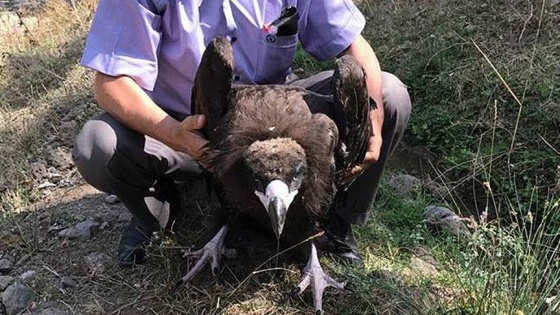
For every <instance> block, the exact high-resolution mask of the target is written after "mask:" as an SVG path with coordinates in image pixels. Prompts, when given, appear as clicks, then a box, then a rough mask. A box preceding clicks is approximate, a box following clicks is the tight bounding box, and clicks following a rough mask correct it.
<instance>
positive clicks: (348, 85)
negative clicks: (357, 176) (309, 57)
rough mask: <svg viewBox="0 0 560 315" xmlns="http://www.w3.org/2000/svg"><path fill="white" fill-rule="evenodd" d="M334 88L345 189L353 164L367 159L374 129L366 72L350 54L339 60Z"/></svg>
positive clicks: (338, 178)
mask: <svg viewBox="0 0 560 315" xmlns="http://www.w3.org/2000/svg"><path fill="white" fill-rule="evenodd" d="M333 91H334V92H333V94H334V95H333V96H334V101H335V110H336V113H335V116H336V117H335V121H336V125H337V127H338V133H339V143H338V148H337V152H336V165H337V172H336V183H337V184H338V186H343V187H339V189H340V188H343V189H344V188H345V187H348V186H349V184H350V183H347V182H346V181H345V179H346V178H347V176H348V175H349V174H350V172H351V171H352V168H353V167H354V166H355V165H359V164H361V163H362V161H363V160H364V157H365V154H366V151H367V148H368V144H369V136H370V129H371V123H370V117H369V112H370V101H369V95H368V91H367V85H366V75H365V72H364V69H363V68H362V66H361V65H360V63H359V62H358V61H357V60H356V59H354V58H353V57H351V56H348V55H346V56H343V57H342V58H340V59H339V60H338V61H337V62H336V63H335V68H334V74H333Z"/></svg>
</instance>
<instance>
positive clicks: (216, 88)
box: [191, 37, 234, 140]
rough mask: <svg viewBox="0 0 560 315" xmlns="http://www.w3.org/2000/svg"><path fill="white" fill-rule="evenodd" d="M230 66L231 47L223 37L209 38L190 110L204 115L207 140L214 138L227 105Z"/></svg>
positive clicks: (231, 76) (230, 73)
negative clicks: (210, 39)
mask: <svg viewBox="0 0 560 315" xmlns="http://www.w3.org/2000/svg"><path fill="white" fill-rule="evenodd" d="M233 67H234V62H233V50H232V47H231V44H230V43H229V41H228V40H227V39H225V38H223V37H217V38H215V39H213V40H212V41H211V42H210V44H208V46H207V48H206V51H205V52H204V54H203V56H202V60H201V61H200V66H199V67H198V71H197V73H196V78H195V80H194V87H193V91H192V101H191V104H192V106H193V113H194V114H203V115H205V116H206V121H207V123H206V126H205V128H204V134H205V136H206V138H208V139H209V140H213V139H214V134H215V132H216V130H217V128H218V126H220V123H221V121H222V118H223V116H224V115H225V113H226V112H227V110H228V107H229V97H230V92H231V85H232V80H233Z"/></svg>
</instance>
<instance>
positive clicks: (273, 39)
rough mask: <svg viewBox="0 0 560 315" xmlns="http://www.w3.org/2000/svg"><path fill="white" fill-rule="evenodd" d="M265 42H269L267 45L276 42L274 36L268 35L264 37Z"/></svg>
mask: <svg viewBox="0 0 560 315" xmlns="http://www.w3.org/2000/svg"><path fill="white" fill-rule="evenodd" d="M266 41H267V42H269V43H274V42H276V36H274V35H271V34H268V35H266Z"/></svg>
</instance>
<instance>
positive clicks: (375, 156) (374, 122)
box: [344, 110, 383, 182]
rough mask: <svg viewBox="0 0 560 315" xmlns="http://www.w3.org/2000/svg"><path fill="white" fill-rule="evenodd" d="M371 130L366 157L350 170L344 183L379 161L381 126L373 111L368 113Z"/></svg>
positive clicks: (381, 139)
mask: <svg viewBox="0 0 560 315" xmlns="http://www.w3.org/2000/svg"><path fill="white" fill-rule="evenodd" d="M370 121H371V130H370V136H369V144H368V149H367V151H366V156H365V157H364V161H363V163H361V164H358V165H356V166H354V167H353V168H352V170H351V171H350V173H349V174H348V175H347V176H346V178H345V179H344V181H345V182H351V181H353V180H354V179H355V178H356V177H358V176H359V175H360V174H362V173H363V172H364V171H365V170H366V169H367V168H368V167H370V166H371V165H372V164H375V162H377V161H378V160H379V155H380V153H381V145H382V144H383V138H382V137H381V126H380V124H379V117H378V116H377V113H376V112H375V110H372V111H371V112H370Z"/></svg>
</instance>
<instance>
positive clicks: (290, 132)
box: [183, 38, 370, 309]
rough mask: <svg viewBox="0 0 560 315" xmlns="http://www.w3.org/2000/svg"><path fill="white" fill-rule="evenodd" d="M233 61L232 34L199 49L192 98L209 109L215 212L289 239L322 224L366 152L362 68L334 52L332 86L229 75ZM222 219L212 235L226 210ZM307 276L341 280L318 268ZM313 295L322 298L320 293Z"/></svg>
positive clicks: (208, 159) (199, 109)
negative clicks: (218, 205)
mask: <svg viewBox="0 0 560 315" xmlns="http://www.w3.org/2000/svg"><path fill="white" fill-rule="evenodd" d="M233 69H234V63H233V53H232V48H231V45H230V43H229V42H228V41H227V40H226V39H223V38H216V39H215V40H213V41H212V42H211V43H210V44H209V46H208V48H207V50H206V52H205V53H204V55H203V57H202V61H201V64H200V68H199V71H198V73H197V77H196V80H195V85H194V89H193V99H192V100H193V101H192V104H193V109H194V112H195V113H196V114H204V115H206V117H207V121H208V123H207V126H206V127H205V129H204V133H205V135H206V136H207V138H208V139H209V141H210V144H209V148H208V149H209V151H208V154H207V156H205V157H204V160H205V161H204V162H205V164H206V165H211V166H212V169H213V172H214V173H213V179H214V183H215V186H216V188H217V191H218V192H220V194H221V201H222V205H223V207H222V208H223V211H224V212H226V215H224V216H222V217H224V218H231V217H232V216H235V215H238V214H242V215H245V216H248V217H250V218H251V219H252V220H254V221H255V222H256V223H257V225H258V226H265V227H266V226H268V227H269V230H271V231H274V233H275V234H276V236H277V237H278V238H279V239H280V240H281V241H283V242H284V243H287V245H293V244H296V243H298V242H300V241H302V240H304V239H306V238H308V237H309V236H311V235H313V234H315V233H316V232H318V231H320V230H321V229H322V225H323V223H325V222H326V221H328V217H329V215H330V209H331V204H332V203H333V200H334V198H335V194H336V192H337V191H341V190H344V189H346V187H347V186H348V185H349V183H348V182H346V181H345V180H344V179H345V178H346V177H347V175H348V174H349V172H350V170H351V169H352V167H353V166H355V165H356V164H359V163H361V161H362V160H363V158H364V155H365V151H366V149H367V144H368V138H369V125H370V124H369V105H368V104H369V98H368V94H367V89H366V84H365V75H364V72H363V69H362V68H361V66H360V65H359V64H358V63H357V61H355V60H354V59H352V58H351V57H343V58H342V59H341V60H340V61H339V62H337V64H336V67H335V74H334V77H333V88H334V91H335V92H334V95H333V96H324V95H318V94H315V93H312V92H310V91H306V90H304V89H301V88H298V87H291V86H284V85H264V86H252V85H232V77H233ZM310 108H313V109H316V110H317V112H324V113H330V114H331V116H332V117H328V116H327V115H325V114H322V113H315V114H312V113H311V111H310ZM322 109H324V110H322ZM223 223H224V224H225V226H224V229H223V230H220V233H219V235H220V237H219V239H220V241H218V243H220V244H221V243H223V235H225V233H226V231H227V224H228V222H227V219H225V222H223ZM222 231H223V233H222ZM222 234H223V235H222ZM217 237H218V236H217ZM314 250H315V247H314V245H312V247H311V253H313V251H314ZM213 255H219V254H216V253H213ZM311 256H313V254H311ZM315 258H316V254H315ZM311 260H312V259H311ZM311 260H310V264H311ZM316 263H317V264H318V261H317V262H316ZM321 272H322V271H321ZM193 276H194V274H191V273H189V274H188V275H187V276H185V277H184V278H183V280H184V281H188V280H189V279H190V278H192V277H193ZM311 276H321V277H323V280H324V281H323V282H325V283H327V284H329V285H333V286H337V287H341V285H340V284H338V283H336V282H335V281H334V280H332V279H330V277H328V276H326V275H319V274H318V273H317V274H313V275H311ZM327 278H328V279H327ZM329 279H330V280H329ZM304 282H305V280H304V281H302V283H304ZM327 284H325V286H323V287H322V288H320V290H321V292H322V289H324V287H326V286H327ZM304 287H305V285H302V284H300V288H301V289H302V290H303V289H304ZM320 295H322V294H320ZM315 304H316V308H318V309H320V308H321V305H320V304H321V302H320V298H318V300H316V301H315ZM317 304H319V305H317Z"/></svg>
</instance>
